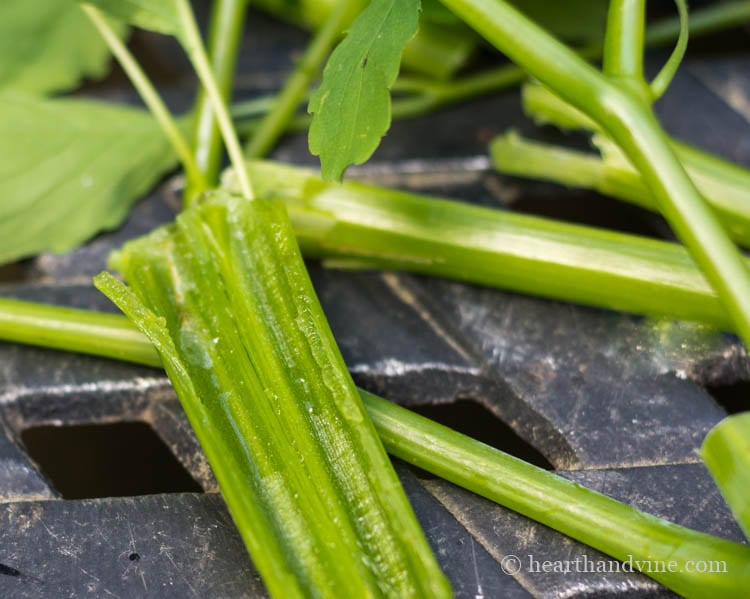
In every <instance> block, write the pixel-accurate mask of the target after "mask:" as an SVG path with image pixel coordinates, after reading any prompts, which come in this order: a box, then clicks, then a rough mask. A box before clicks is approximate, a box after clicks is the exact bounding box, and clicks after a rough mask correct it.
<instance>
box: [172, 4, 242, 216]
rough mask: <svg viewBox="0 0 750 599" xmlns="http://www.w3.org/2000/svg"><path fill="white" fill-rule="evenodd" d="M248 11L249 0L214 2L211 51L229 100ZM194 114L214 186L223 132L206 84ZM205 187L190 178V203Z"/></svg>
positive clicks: (203, 163)
mask: <svg viewBox="0 0 750 599" xmlns="http://www.w3.org/2000/svg"><path fill="white" fill-rule="evenodd" d="M246 14H247V0H216V2H214V3H213V9H212V12H211V24H210V30H209V35H208V50H209V55H210V57H211V68H212V70H213V72H214V77H215V79H216V83H217V86H218V88H219V93H220V95H221V98H222V100H223V101H224V102H225V103H226V102H227V101H228V100H229V97H230V95H231V93H232V84H233V82H234V73H235V68H236V64H237V49H238V47H239V44H240V41H241V39H242V31H243V29H244V25H245V15H246ZM194 114H195V117H194V118H195V125H194V129H193V145H194V146H195V161H196V163H197V164H198V168H199V169H200V170H201V172H202V173H203V176H204V179H205V185H207V186H208V187H214V186H215V185H216V184H217V183H218V180H219V176H218V175H219V167H220V164H221V150H222V143H221V133H220V131H219V128H218V126H217V125H216V116H215V113H214V109H213V106H212V104H211V101H210V99H209V98H208V95H207V94H206V91H205V90H204V88H202V87H201V89H200V91H199V92H198V99H197V101H196V104H195V108H194ZM205 189H206V187H205V186H201V185H200V182H198V183H194V182H193V181H192V180H188V191H187V192H186V194H185V199H186V200H188V202H189V199H190V198H192V197H194V196H195V195H196V194H197V193H200V192H201V191H204V190H205ZM188 202H186V203H188Z"/></svg>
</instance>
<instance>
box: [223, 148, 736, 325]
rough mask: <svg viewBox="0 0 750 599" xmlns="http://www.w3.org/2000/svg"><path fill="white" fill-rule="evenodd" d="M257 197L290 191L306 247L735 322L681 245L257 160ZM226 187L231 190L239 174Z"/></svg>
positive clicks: (374, 264)
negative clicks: (330, 179) (325, 177)
mask: <svg viewBox="0 0 750 599" xmlns="http://www.w3.org/2000/svg"><path fill="white" fill-rule="evenodd" d="M250 170H251V173H252V176H253V179H254V180H255V181H256V185H257V186H258V195H259V197H273V198H280V199H283V200H284V201H285V202H286V203H287V206H288V210H289V214H290V217H291V219H292V223H293V226H294V228H295V232H296V235H297V240H298V242H299V243H300V246H301V247H302V250H303V252H304V253H305V255H307V256H310V257H319V258H324V259H326V260H327V261H328V262H327V263H328V264H331V265H336V266H342V267H359V268H386V269H394V270H406V271H409V272H417V273H423V274H428V275H433V276H440V277H447V278H452V279H457V280H461V281H469V282H472V283H478V284H482V285H489V286H492V287H499V288H503V289H512V290H514V291H520V292H522V293H531V294H534V295H541V296H544V297H551V298H555V299H563V300H568V301H573V302H578V303H584V304H589V305H595V306H601V307H605V308H612V309H617V310H625V311H629V312H635V313H638V314H649V315H657V316H667V317H670V318H679V319H685V320H696V321H699V322H704V323H709V324H712V325H714V326H717V327H719V328H722V329H731V327H732V322H731V320H730V319H729V317H728V315H727V313H726V311H725V309H724V308H723V306H722V305H721V304H720V302H719V301H718V299H717V296H716V294H715V293H714V291H713V290H712V289H711V287H710V286H709V285H708V283H707V282H706V280H705V278H704V277H703V276H702V275H701V273H700V271H699V270H698V269H697V267H696V266H695V263H694V262H693V261H692V260H691V259H690V256H689V254H688V253H687V252H686V251H685V249H684V248H682V247H681V246H679V245H676V244H672V243H667V242H663V241H657V240H653V239H646V238H643V237H636V236H634V235H624V234H620V233H612V232H610V231H604V230H601V229H594V228H591V227H583V226H577V225H570V224H565V223H560V222H557V221H552V220H547V219H542V218H538V217H532V216H526V215H521V214H515V213H512V212H509V211H499V210H492V209H489V208H483V207H479V206H470V205H467V204H463V203H459V202H451V201H447V200H436V199H434V198H429V197H425V196H418V195H415V194H409V193H404V192H400V191H393V190H388V189H382V188H378V187H374V186H369V185H363V184H359V183H356V182H346V183H344V184H343V185H340V184H334V183H324V182H323V181H321V179H320V177H319V176H317V175H315V174H314V173H313V172H311V171H307V170H305V169H300V168H295V167H290V166H286V165H281V164H276V163H262V162H261V163H252V164H251V165H250ZM227 184H229V185H230V186H231V185H232V184H231V181H228V182H227Z"/></svg>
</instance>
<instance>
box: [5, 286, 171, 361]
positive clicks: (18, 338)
mask: <svg viewBox="0 0 750 599" xmlns="http://www.w3.org/2000/svg"><path fill="white" fill-rule="evenodd" d="M0 339H3V340H4V341H13V342H16V343H27V344H31V345H39V346H41V347H49V348H52V349H62V350H66V351H74V352H80V353H83V354H90V355H95V356H102V357H105V358H114V359H115V360H123V361H125V362H134V363H136V364H145V365H146V366H156V367H160V366H161V360H160V359H159V356H158V354H157V353H156V351H155V350H154V346H153V345H151V343H149V341H148V340H147V339H146V338H145V337H144V336H143V335H142V334H141V333H140V332H138V331H137V330H136V329H134V328H133V325H131V324H130V322H128V320H127V318H124V317H123V316H121V315H119V314H105V313H104V312H92V311H88V310H78V309H75V308H64V307H62V306H52V305H49V304H38V303H33V302H27V301H22V300H16V299H11V298H5V297H3V298H0Z"/></svg>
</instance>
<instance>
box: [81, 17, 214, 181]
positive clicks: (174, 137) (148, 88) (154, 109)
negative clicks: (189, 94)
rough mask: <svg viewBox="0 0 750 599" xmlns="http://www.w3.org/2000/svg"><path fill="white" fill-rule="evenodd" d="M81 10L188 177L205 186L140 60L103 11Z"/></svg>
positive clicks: (188, 147)
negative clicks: (130, 82)
mask: <svg viewBox="0 0 750 599" xmlns="http://www.w3.org/2000/svg"><path fill="white" fill-rule="evenodd" d="M81 10H83V11H84V12H85V13H86V15H87V16H88V18H89V19H90V20H91V22H92V23H93V24H94V26H95V27H96V28H97V30H98V31H99V33H100V34H101V36H102V38H104V41H105V42H106V43H107V45H108V46H109V48H110V50H112V54H114V55H115V58H117V62H119V63H120V66H122V68H123V70H124V71H125V73H127V75H128V77H129V78H130V80H131V81H132V83H133V85H134V86H135V88H136V89H137V90H138V93H139V94H140V96H141V98H142V99H143V102H144V103H145V104H146V106H148V109H149V110H150V111H151V114H153V115H154V118H155V119H156V120H157V121H158V123H159V125H160V127H161V129H162V131H163V132H164V135H166V136H167V139H169V141H170V143H171V144H172V148H173V149H174V151H175V153H176V154H177V156H178V157H179V159H180V162H182V165H183V167H184V169H185V173H186V175H187V176H188V177H189V178H191V179H193V180H195V181H196V182H197V183H196V184H202V183H201V182H202V181H203V176H202V174H201V170H200V168H199V167H198V164H197V163H196V161H195V158H194V157H193V152H192V150H191V149H190V145H189V144H188V142H187V140H186V139H185V136H184V135H183V133H182V131H181V130H180V127H179V126H178V125H177V123H176V122H175V120H174V118H173V117H172V114H171V113H170V112H169V109H168V108H167V107H166V105H165V104H164V102H163V101H162V99H161V97H160V96H159V94H158V92H157V91H156V89H155V88H154V86H153V85H152V84H151V81H149V79H148V77H147V76H146V74H145V73H144V72H143V69H142V68H141V66H140V65H139V64H138V61H136V60H135V58H133V55H132V54H131V53H130V51H129V50H128V49H127V47H126V46H125V44H123V43H122V40H121V39H120V37H119V36H118V35H117V33H116V32H115V31H114V30H113V29H112V27H111V26H110V25H109V23H108V22H107V19H106V18H105V17H104V15H102V13H101V11H99V9H97V8H96V7H94V6H91V5H90V4H82V5H81Z"/></svg>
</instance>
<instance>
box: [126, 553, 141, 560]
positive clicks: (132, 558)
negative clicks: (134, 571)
mask: <svg viewBox="0 0 750 599" xmlns="http://www.w3.org/2000/svg"><path fill="white" fill-rule="evenodd" d="M128 559H129V560H130V561H131V562H139V561H141V556H140V555H139V554H137V553H131V554H130V555H129V556H128Z"/></svg>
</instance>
